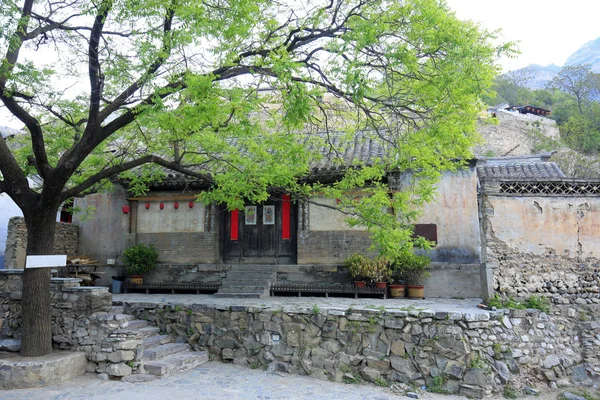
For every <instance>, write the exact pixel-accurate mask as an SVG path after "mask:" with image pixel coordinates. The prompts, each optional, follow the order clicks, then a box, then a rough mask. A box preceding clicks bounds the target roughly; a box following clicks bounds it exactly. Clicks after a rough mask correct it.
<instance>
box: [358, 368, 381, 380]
mask: <svg viewBox="0 0 600 400" xmlns="http://www.w3.org/2000/svg"><path fill="white" fill-rule="evenodd" d="M360 376H361V378H363V379H364V380H365V381H367V382H371V383H374V382H375V381H377V380H379V379H381V373H380V372H379V371H378V370H376V369H373V368H369V367H366V368H363V369H361V371H360Z"/></svg>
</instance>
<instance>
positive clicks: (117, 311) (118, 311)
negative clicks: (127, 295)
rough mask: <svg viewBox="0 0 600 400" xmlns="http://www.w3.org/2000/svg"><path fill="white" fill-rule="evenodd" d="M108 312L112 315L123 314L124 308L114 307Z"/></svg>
mask: <svg viewBox="0 0 600 400" xmlns="http://www.w3.org/2000/svg"><path fill="white" fill-rule="evenodd" d="M108 312H109V313H111V314H123V306H112V307H111V308H110V310H109V311H108Z"/></svg>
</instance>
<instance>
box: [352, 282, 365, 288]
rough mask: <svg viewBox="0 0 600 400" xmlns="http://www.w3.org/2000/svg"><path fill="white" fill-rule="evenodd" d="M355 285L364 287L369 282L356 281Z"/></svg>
mask: <svg viewBox="0 0 600 400" xmlns="http://www.w3.org/2000/svg"><path fill="white" fill-rule="evenodd" d="M354 286H356V287H357V288H364V287H366V286H367V284H366V283H365V282H363V281H354Z"/></svg>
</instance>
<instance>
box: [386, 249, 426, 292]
mask: <svg viewBox="0 0 600 400" xmlns="http://www.w3.org/2000/svg"><path fill="white" fill-rule="evenodd" d="M430 263H431V259H430V258H429V257H427V256H426V255H420V254H415V253H413V252H406V253H403V254H401V255H399V256H397V257H396V259H395V260H394V262H393V263H392V270H393V274H394V276H395V277H396V278H397V279H400V280H404V281H406V283H407V284H409V285H419V284H420V283H421V281H422V279H423V278H424V277H429V276H430V274H429V272H428V271H427V269H428V268H429V264H430Z"/></svg>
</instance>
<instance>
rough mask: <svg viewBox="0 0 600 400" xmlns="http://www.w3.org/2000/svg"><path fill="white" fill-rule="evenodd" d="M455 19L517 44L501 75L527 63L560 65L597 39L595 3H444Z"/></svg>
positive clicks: (531, 0) (532, 0) (588, 0)
mask: <svg viewBox="0 0 600 400" xmlns="http://www.w3.org/2000/svg"><path fill="white" fill-rule="evenodd" d="M446 2H447V3H448V5H449V6H450V8H451V9H452V10H454V11H455V12H456V16H457V17H458V18H459V19H467V20H472V21H474V22H478V23H480V24H481V25H482V26H483V27H485V28H487V29H488V30H496V29H502V33H501V34H502V37H501V39H502V40H503V41H520V44H519V49H520V51H521V54H520V55H518V56H517V57H516V58H514V59H503V60H501V64H502V67H503V72H508V71H510V70H514V69H519V68H523V67H526V66H528V65H529V64H538V65H542V66H546V65H549V64H556V65H558V66H563V64H564V63H565V61H566V60H567V58H568V57H569V56H570V55H571V54H573V53H574V52H575V51H577V50H578V49H579V48H580V47H581V46H583V45H584V44H585V43H587V42H589V41H591V40H594V39H596V38H598V37H600V23H599V22H598V21H599V19H598V18H599V16H600V1H598V0H567V1H565V0H497V1H491V0H446Z"/></svg>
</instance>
